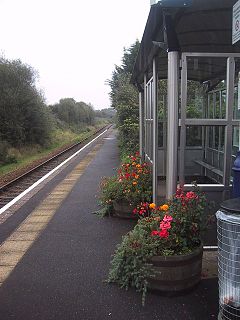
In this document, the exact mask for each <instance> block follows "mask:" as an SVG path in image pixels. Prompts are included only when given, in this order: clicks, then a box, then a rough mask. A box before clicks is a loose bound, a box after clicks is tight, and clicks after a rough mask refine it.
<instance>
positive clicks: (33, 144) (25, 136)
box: [0, 57, 114, 175]
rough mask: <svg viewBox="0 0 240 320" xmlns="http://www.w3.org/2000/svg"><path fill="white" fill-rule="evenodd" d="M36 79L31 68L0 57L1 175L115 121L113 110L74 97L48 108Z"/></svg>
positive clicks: (36, 76)
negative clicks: (96, 108) (97, 106)
mask: <svg viewBox="0 0 240 320" xmlns="http://www.w3.org/2000/svg"><path fill="white" fill-rule="evenodd" d="M37 80H38V73H37V71H36V70H35V69H34V68H33V67H31V66H30V65H28V64H26V63H23V62H22V61H21V60H9V59H7V58H5V57H0V175H1V174H4V173H6V172H9V171H11V170H12V169H15V168H16V167H17V166H18V165H23V164H25V163H28V162H29V161H32V160H34V159H37V158H38V157H41V156H43V155H46V154H47V153H49V152H51V151H53V150H54V149H56V148H59V147H61V146H63V145H67V144H70V143H72V142H76V141H79V140H80V139H82V138H83V137H85V136H86V135H87V134H89V133H90V132H92V131H94V130H96V128H97V127H100V126H102V125H104V124H105V123H106V124H107V123H109V122H111V121H113V118H114V110H110V111H108V109H104V110H103V111H102V110H98V111H97V112H96V111H95V110H94V108H93V106H92V105H91V104H90V103H85V102H82V101H80V102H78V101H75V100H74V99H73V98H63V99H60V101H59V102H58V103H56V104H54V105H47V103H46V100H45V98H44V94H43V92H42V91H41V90H39V89H38V88H37V85H36V84H37Z"/></svg>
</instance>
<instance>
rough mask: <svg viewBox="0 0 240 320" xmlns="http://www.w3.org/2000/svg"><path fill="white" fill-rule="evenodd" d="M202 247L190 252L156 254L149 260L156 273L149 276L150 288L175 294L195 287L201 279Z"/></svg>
mask: <svg viewBox="0 0 240 320" xmlns="http://www.w3.org/2000/svg"><path fill="white" fill-rule="evenodd" d="M202 254H203V249H202V247H199V248H197V249H196V250H195V251H193V252H192V253H190V254H187V255H179V256H177V255H176V256H154V257H152V258H151V259H150V260H149V262H150V263H151V264H152V268H153V270H154V272H155V274H156V276H155V277H151V278H148V279H147V280H148V288H149V289H152V290H158V291H160V292H162V293H165V294H168V295H174V294H177V293H181V292H184V291H187V290H189V289H191V288H193V287H194V286H195V285H196V284H197V283H198V282H199V281H200V280H201V271H202Z"/></svg>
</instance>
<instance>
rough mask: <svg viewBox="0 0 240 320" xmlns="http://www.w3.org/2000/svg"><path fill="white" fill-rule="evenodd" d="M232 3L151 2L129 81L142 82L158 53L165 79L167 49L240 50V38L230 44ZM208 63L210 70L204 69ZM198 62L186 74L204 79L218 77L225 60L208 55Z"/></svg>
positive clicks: (231, 0) (225, 0)
mask: <svg viewBox="0 0 240 320" xmlns="http://www.w3.org/2000/svg"><path fill="white" fill-rule="evenodd" d="M188 1H189V2H191V4H190V5H189V6H182V7H181V3H187V2H188ZM173 2H175V4H176V3H177V4H179V5H178V7H176V6H172V5H171V4H172V3H173ZM235 3H236V0H185V1H184V0H177V1H176V0H161V1H160V2H158V3H157V4H155V5H153V6H151V9H150V12H149V16H148V20H147V23H146V26H145V30H144V34H143V37H142V41H141V45H140V49H139V52H138V56H137V59H136V62H135V66H134V69H133V75H132V82H133V83H138V84H141V83H143V76H144V73H148V71H149V72H151V69H152V59H153V57H154V56H157V62H158V74H159V78H161V79H166V78H167V50H168V51H169V50H170V51H171V50H172V51H173V50H176V49H177V50H178V51H179V52H197V53H202V52H211V53H240V42H238V43H236V44H234V45H232V8H233V5H234V4H235ZM169 4H170V5H169ZM169 19H170V24H169V23H168V21H169ZM169 25H170V28H169ZM169 30H170V31H169ZM154 42H155V43H154ZM176 47H178V48H176ZM206 61H207V60H206ZM209 65H211V73H209V72H207V69H209ZM199 66H201V67H202V70H201V72H198V73H196V72H192V74H191V75H190V77H189V78H191V79H192V80H198V81H205V80H208V79H207V78H211V75H213V74H214V75H216V74H218V75H219V78H220V77H221V74H223V73H224V71H223V69H224V70H225V61H223V59H222V62H221V59H219V60H218V62H217V63H216V60H215V63H213V59H208V62H201V63H200V64H199ZM204 68H205V69H204Z"/></svg>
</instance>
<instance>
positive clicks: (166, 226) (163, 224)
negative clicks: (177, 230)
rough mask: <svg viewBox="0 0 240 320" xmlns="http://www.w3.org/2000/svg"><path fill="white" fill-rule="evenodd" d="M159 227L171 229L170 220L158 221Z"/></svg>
mask: <svg viewBox="0 0 240 320" xmlns="http://www.w3.org/2000/svg"><path fill="white" fill-rule="evenodd" d="M160 229H161V230H168V229H171V223H170V222H164V221H162V222H161V223H160Z"/></svg>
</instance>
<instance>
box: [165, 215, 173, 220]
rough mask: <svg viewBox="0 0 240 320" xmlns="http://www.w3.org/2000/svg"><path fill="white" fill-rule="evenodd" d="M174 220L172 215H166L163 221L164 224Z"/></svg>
mask: <svg viewBox="0 0 240 320" xmlns="http://www.w3.org/2000/svg"><path fill="white" fill-rule="evenodd" d="M172 220H173V218H172V216H170V215H167V214H165V216H164V218H163V221H164V222H172Z"/></svg>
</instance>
